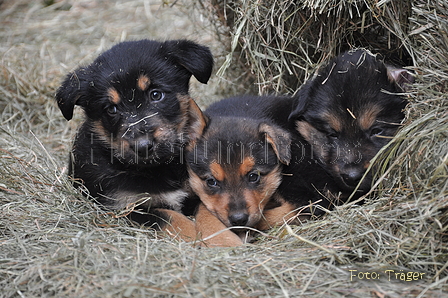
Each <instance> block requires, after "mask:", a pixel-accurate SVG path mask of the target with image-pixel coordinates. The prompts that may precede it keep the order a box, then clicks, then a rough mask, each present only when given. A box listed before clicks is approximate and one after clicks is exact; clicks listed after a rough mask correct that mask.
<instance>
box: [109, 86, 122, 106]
mask: <svg viewBox="0 0 448 298" xmlns="http://www.w3.org/2000/svg"><path fill="white" fill-rule="evenodd" d="M107 95H109V100H110V102H111V103H113V104H116V105H117V104H119V103H120V101H121V98H120V94H118V91H117V89H115V88H109V90H107Z"/></svg>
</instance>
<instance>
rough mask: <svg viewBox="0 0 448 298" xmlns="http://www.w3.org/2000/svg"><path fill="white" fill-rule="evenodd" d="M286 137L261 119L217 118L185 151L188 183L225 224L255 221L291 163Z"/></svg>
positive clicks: (282, 131) (244, 223)
mask: <svg viewBox="0 0 448 298" xmlns="http://www.w3.org/2000/svg"><path fill="white" fill-rule="evenodd" d="M290 142H291V141H290V137H289V135H288V133H287V132H285V131H284V130H283V129H281V128H279V127H277V126H274V125H271V124H266V123H263V122H261V121H256V120H251V119H242V118H236V117H216V118H213V119H212V120H211V123H210V126H209V127H208V128H207V130H206V132H205V134H204V136H203V137H202V138H201V139H200V140H199V141H198V142H197V144H196V146H195V147H194V149H193V150H192V151H191V152H189V153H188V154H187V163H188V167H189V173H190V185H191V187H192V189H193V190H194V191H195V193H196V194H198V196H199V197H200V199H201V201H202V202H203V203H204V205H205V206H206V208H207V209H208V210H209V211H210V212H211V213H212V214H214V215H215V216H216V217H217V218H219V219H220V220H221V222H223V223H224V224H225V225H226V226H227V227H231V226H249V227H250V226H254V225H255V224H256V223H258V222H259V220H260V219H261V214H262V212H263V209H264V207H265V206H266V204H267V203H268V202H269V199H270V198H271V196H272V194H273V193H274V192H275V191H276V189H277V187H278V186H279V184H280V182H281V173H280V170H281V166H280V163H285V164H287V163H289V160H290V158H291V157H290V152H289V146H290Z"/></svg>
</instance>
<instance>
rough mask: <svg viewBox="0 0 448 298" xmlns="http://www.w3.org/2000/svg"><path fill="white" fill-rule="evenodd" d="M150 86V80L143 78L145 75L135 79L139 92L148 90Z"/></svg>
mask: <svg viewBox="0 0 448 298" xmlns="http://www.w3.org/2000/svg"><path fill="white" fill-rule="evenodd" d="M150 84H151V80H150V79H149V78H148V77H147V76H145V75H143V74H142V75H140V76H139V77H138V79H137V87H138V88H139V89H140V90H141V91H146V89H148V87H149V85H150Z"/></svg>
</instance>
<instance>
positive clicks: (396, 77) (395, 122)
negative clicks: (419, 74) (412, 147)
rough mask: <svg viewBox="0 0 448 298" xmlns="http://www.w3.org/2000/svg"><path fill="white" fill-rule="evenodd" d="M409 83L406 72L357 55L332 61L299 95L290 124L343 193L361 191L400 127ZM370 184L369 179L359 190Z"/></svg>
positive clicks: (349, 54)
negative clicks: (376, 159) (373, 162)
mask: <svg viewBox="0 0 448 298" xmlns="http://www.w3.org/2000/svg"><path fill="white" fill-rule="evenodd" d="M408 83H412V76H411V75H410V74H409V73H407V72H406V71H405V70H403V69H393V68H390V67H387V66H386V65H384V64H383V62H381V61H379V60H377V58H376V57H375V56H373V55H371V54H370V53H368V52H366V51H363V50H356V51H352V52H347V53H345V54H343V55H341V56H339V57H337V58H335V59H334V60H333V61H330V63H329V64H328V65H327V66H326V67H325V68H323V69H322V70H320V71H319V72H318V73H317V75H316V76H315V78H313V79H312V80H311V81H309V82H308V83H306V84H305V86H304V87H303V88H302V89H301V90H300V91H299V94H298V97H297V100H296V103H295V104H296V107H295V110H294V111H293V112H292V114H291V115H290V120H292V121H295V124H296V129H297V131H298V132H299V133H300V134H301V135H302V136H303V137H304V138H305V139H306V140H307V141H308V143H310V144H311V147H312V150H313V152H312V155H313V158H315V159H317V160H318V161H319V162H320V163H321V164H322V165H323V166H324V168H325V169H326V170H327V171H328V172H329V173H330V174H331V175H332V176H333V177H334V178H335V180H336V181H337V183H338V184H339V185H340V187H341V188H342V189H343V190H353V189H354V188H355V187H356V186H357V185H358V183H359V182H360V180H361V178H362V176H363V175H364V173H365V171H366V169H367V168H368V167H369V163H370V160H371V159H372V158H373V157H374V156H375V154H376V153H377V152H378V151H379V150H380V149H381V147H383V146H384V145H385V144H387V143H388V142H389V141H390V139H391V138H392V137H393V135H394V134H395V133H396V131H397V129H398V128H399V127H400V123H401V121H402V120H403V118H404V114H403V109H404V107H405V106H406V103H407V102H406V100H405V99H404V98H403V97H402V96H400V95H399V94H398V93H400V92H403V90H404V88H405V87H406V84H408ZM370 184H371V177H370V176H369V177H367V179H364V180H363V181H362V183H361V184H360V188H359V190H360V191H366V190H368V189H369V188H370Z"/></svg>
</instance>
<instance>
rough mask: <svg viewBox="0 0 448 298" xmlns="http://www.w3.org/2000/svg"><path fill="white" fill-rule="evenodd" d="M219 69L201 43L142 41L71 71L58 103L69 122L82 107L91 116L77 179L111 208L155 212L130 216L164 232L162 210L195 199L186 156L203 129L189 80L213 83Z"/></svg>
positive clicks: (81, 134) (77, 150) (76, 158)
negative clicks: (76, 109)
mask: <svg viewBox="0 0 448 298" xmlns="http://www.w3.org/2000/svg"><path fill="white" fill-rule="evenodd" d="M212 67H213V57H212V55H211V53H210V51H209V49H208V48H206V47H204V46H201V45H198V44H196V43H194V42H191V41H187V40H170V41H165V42H157V41H152V40H140V41H128V42H122V43H120V44H117V45H115V46H114V47H112V48H111V49H110V50H108V51H106V52H104V53H103V54H101V55H100V56H99V57H98V58H97V59H96V60H95V61H93V63H91V64H90V65H88V66H86V67H80V68H78V69H77V70H75V71H74V72H72V73H70V74H69V75H68V76H67V77H66V79H65V81H64V82H63V83H62V85H61V87H60V88H59V89H58V91H57V94H56V101H57V103H58V105H59V108H60V109H61V111H62V114H63V115H64V117H65V118H66V119H67V120H70V119H71V118H72V116H73V110H74V107H75V105H78V106H80V107H81V108H82V109H83V110H84V112H85V115H86V120H85V122H84V123H83V124H82V125H81V127H80V129H79V131H78V133H77V136H76V139H75V141H74V145H73V150H72V158H71V162H70V175H71V176H72V177H73V178H74V179H75V180H76V181H78V182H79V183H80V184H83V185H84V186H85V187H86V188H87V190H88V193H89V194H90V196H92V197H95V198H96V199H97V200H98V201H99V202H100V203H101V204H103V205H104V206H106V207H107V208H110V209H122V208H127V207H129V208H130V210H133V208H135V209H140V210H141V211H144V212H149V214H144V213H137V212H135V213H131V214H130V217H131V218H132V219H134V220H136V221H138V222H139V223H142V224H147V225H153V224H155V223H158V224H159V225H158V226H159V227H163V222H166V221H168V220H169V219H168V218H167V216H166V215H165V213H164V212H163V209H169V210H176V211H180V210H181V208H182V206H183V203H184V199H186V198H187V197H189V195H190V193H189V191H188V187H186V179H187V172H186V167H185V164H184V163H183V160H182V158H183V151H184V148H185V146H187V145H188V143H189V141H191V138H190V137H191V136H195V135H197V134H200V133H201V131H195V130H200V129H201V127H202V126H203V125H202V124H201V123H199V122H198V121H200V120H201V119H199V118H198V116H199V114H198V110H199V109H198V107H197V106H196V104H195V103H194V101H193V100H192V99H191V98H190V97H189V96H188V89H189V79H190V77H191V75H193V76H195V77H196V78H197V79H198V80H199V81H200V82H202V83H207V81H208V79H209V77H210V75H211V71H212ZM137 206H138V207H137ZM156 228H157V227H156Z"/></svg>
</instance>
